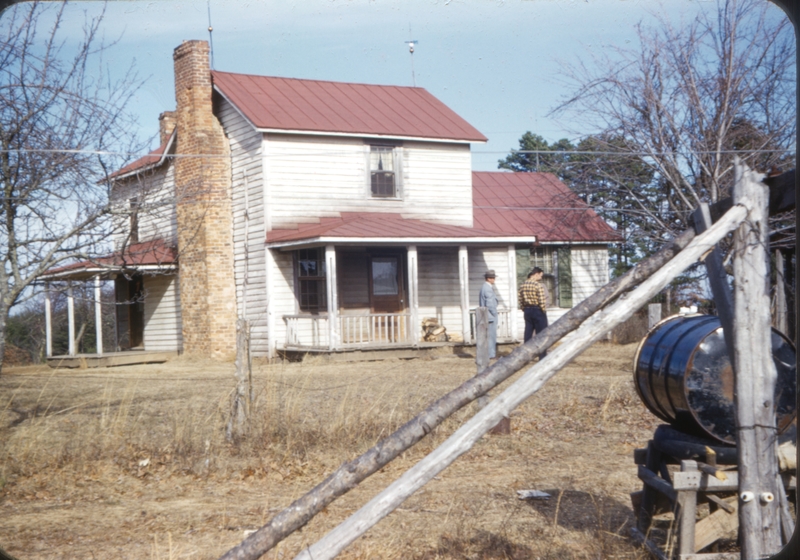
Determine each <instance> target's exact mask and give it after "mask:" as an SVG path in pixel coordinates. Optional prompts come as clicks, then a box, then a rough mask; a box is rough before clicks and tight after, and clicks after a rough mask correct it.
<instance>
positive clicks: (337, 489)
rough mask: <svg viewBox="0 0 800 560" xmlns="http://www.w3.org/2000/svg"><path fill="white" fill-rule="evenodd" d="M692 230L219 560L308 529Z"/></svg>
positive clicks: (246, 559)
mask: <svg viewBox="0 0 800 560" xmlns="http://www.w3.org/2000/svg"><path fill="white" fill-rule="evenodd" d="M694 236H695V232H694V230H693V229H688V230H686V231H684V232H683V233H681V234H680V235H678V236H677V237H675V239H673V240H672V241H671V242H670V243H668V244H667V245H665V246H664V247H663V248H662V249H661V250H660V251H658V252H657V253H655V254H653V255H652V256H650V257H648V258H646V259H643V260H641V261H640V262H639V263H637V265H636V266H635V267H633V268H632V269H631V270H629V271H628V272H627V273H625V274H624V275H622V276H620V277H619V278H616V279H614V280H612V281H611V282H609V283H608V284H606V285H605V286H603V287H602V288H600V289H599V290H598V291H596V292H595V293H594V294H592V295H591V296H589V297H588V298H586V299H585V300H583V301H582V302H581V303H580V304H579V305H576V306H575V307H573V308H572V309H570V310H569V311H568V312H567V313H566V314H564V315H563V316H562V317H561V318H560V319H558V320H557V321H556V322H555V323H553V324H552V325H550V326H549V327H547V329H545V330H544V331H543V332H541V333H537V334H536V336H534V337H533V338H531V339H530V340H529V341H528V342H526V343H525V344H524V345H522V346H520V347H518V348H516V349H515V350H514V351H513V352H511V354H509V355H508V356H505V357H503V358H501V359H500V360H498V361H497V362H496V363H494V364H492V365H491V366H490V367H488V368H486V369H485V370H483V372H481V373H480V374H479V375H476V376H475V377H473V378H471V379H469V380H468V381H466V382H465V383H463V384H462V385H460V386H459V387H457V388H456V389H453V390H452V391H450V392H449V393H447V394H446V395H444V396H443V397H441V398H439V399H438V400H436V401H434V402H433V403H431V404H430V405H428V407H427V408H426V409H425V410H423V411H422V412H420V413H419V414H418V415H417V416H416V417H414V418H412V419H411V420H409V421H408V422H406V423H405V424H404V425H402V426H401V427H400V428H398V430H397V431H396V432H394V433H393V434H392V435H390V436H388V437H386V438H384V439H383V440H381V441H380V442H378V443H377V444H376V445H375V446H373V447H372V448H371V449H369V450H368V451H366V452H365V453H364V454H362V455H361V456H359V457H357V458H355V459H353V460H351V461H347V462H346V463H343V464H342V465H341V466H340V467H339V468H338V469H336V470H335V471H334V472H333V473H331V474H330V475H329V476H328V477H327V478H326V479H325V480H323V481H322V482H321V483H319V484H318V485H317V486H315V487H314V488H312V489H311V490H309V491H308V492H307V493H306V494H305V495H303V496H301V497H300V498H298V499H297V500H295V501H294V502H292V504H291V505H289V507H287V508H286V509H284V510H283V511H281V512H279V513H278V514H277V515H275V517H273V518H272V519H271V520H270V521H269V522H268V523H267V524H266V525H264V526H263V527H261V528H260V529H259V530H258V531H256V532H255V533H253V534H252V535H250V536H249V537H247V538H246V539H245V540H244V541H242V542H241V543H240V544H238V545H237V546H235V547H234V548H232V549H230V550H229V551H228V552H226V553H225V554H224V555H223V556H222V557H221V558H220V560H255V559H257V558H260V557H261V556H262V555H263V554H265V553H266V552H267V551H269V550H270V549H272V548H273V547H274V546H275V545H276V544H278V543H279V542H281V541H282V540H283V539H285V538H286V537H287V536H289V535H290V534H292V533H293V532H294V531H296V530H298V529H300V528H301V527H303V526H305V524H306V523H308V522H309V521H310V520H311V519H312V518H313V517H314V516H315V515H316V514H318V513H319V512H320V511H322V510H323V509H325V508H326V507H327V506H328V505H329V504H330V503H332V502H333V501H334V500H335V499H336V498H338V497H339V496H342V495H344V494H346V493H347V492H349V491H350V490H352V489H353V488H355V487H356V485H358V484H359V483H360V482H361V481H363V480H365V479H366V478H368V477H369V476H371V475H372V474H374V473H376V472H377V471H379V470H380V469H381V468H383V467H384V466H385V465H387V464H388V463H389V462H391V461H392V460H393V459H395V458H396V457H398V456H399V455H400V454H401V453H403V452H404V451H406V450H407V449H409V448H410V447H412V446H413V445H414V444H416V443H417V442H418V441H420V440H421V439H422V438H424V437H425V436H426V435H427V434H429V433H430V432H431V430H433V429H434V428H435V427H436V426H438V425H440V424H441V423H442V422H444V421H445V420H446V419H447V418H449V417H450V416H452V415H453V414H454V413H455V412H456V411H458V410H460V409H461V408H463V407H464V406H466V405H467V404H469V403H471V402H472V401H474V400H475V399H477V398H478V397H480V396H481V395H484V394H485V393H487V392H488V391H490V390H491V389H492V388H494V387H495V386H497V385H498V384H500V383H502V382H503V381H505V380H506V379H508V378H509V377H511V376H512V375H513V374H515V373H516V372H517V371H519V370H520V369H522V368H523V367H525V366H526V365H527V364H528V363H529V362H530V361H531V360H533V358H535V357H536V356H538V355H539V354H540V353H541V352H543V351H544V350H547V349H548V348H550V347H551V346H552V345H553V344H555V343H556V342H558V341H559V340H561V338H563V337H564V336H565V335H566V334H568V333H570V332H572V331H573V330H575V329H576V328H578V326H579V325H580V324H581V323H582V322H583V321H585V320H586V319H588V318H589V317H591V316H592V315H593V314H594V313H596V312H597V311H598V310H599V309H602V308H603V307H604V306H606V305H607V304H608V303H609V302H610V301H613V300H614V299H616V298H617V297H619V295H620V294H623V293H625V292H627V291H629V290H630V289H632V288H633V287H635V286H637V285H638V284H640V283H641V282H643V281H644V280H646V279H647V278H649V277H650V276H651V275H652V274H653V273H654V272H656V271H657V270H659V269H660V268H661V267H662V266H664V265H665V264H666V263H667V262H669V261H670V259H672V258H673V257H674V256H675V255H677V254H678V253H679V252H680V251H681V250H683V249H684V248H685V247H686V246H687V245H688V244H689V243H690V242H691V241H692V239H694Z"/></svg>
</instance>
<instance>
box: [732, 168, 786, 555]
mask: <svg viewBox="0 0 800 560" xmlns="http://www.w3.org/2000/svg"><path fill="white" fill-rule="evenodd" d="M735 169H736V183H735V184H734V188H733V197H734V201H735V202H736V201H738V200H742V199H745V198H746V199H748V200H750V201H752V204H751V205H749V206H750V211H749V212H748V214H747V219H746V220H745V221H744V222H743V223H742V225H741V226H739V228H738V229H737V230H736V232H735V233H734V236H733V248H734V259H733V277H734V278H735V285H734V308H735V319H734V326H733V339H734V360H735V361H734V372H735V392H734V400H735V403H736V428H737V437H736V443H737V448H738V456H739V465H738V467H739V537H740V540H741V545H742V560H755V559H756V558H763V557H766V556H770V555H772V554H775V553H776V552H778V551H780V549H781V527H780V520H779V510H778V506H779V503H780V502H779V498H780V494H779V492H783V489H782V488H780V487H778V480H779V478H778V457H777V440H778V431H777V428H776V425H775V403H774V398H775V384H776V383H777V379H778V372H777V370H776V368H775V363H774V362H773V361H772V351H771V350H772V338H771V336H772V332H771V329H770V305H769V285H768V282H769V247H768V245H769V236H768V233H767V221H768V214H767V200H768V198H767V194H768V193H767V188H766V187H765V186H764V185H763V184H762V183H761V176H759V174H758V173H755V172H753V171H750V170H749V169H747V168H746V167H745V166H744V165H743V164H741V163H740V162H739V161H737V162H736V164H735Z"/></svg>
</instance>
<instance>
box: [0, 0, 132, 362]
mask: <svg viewBox="0 0 800 560" xmlns="http://www.w3.org/2000/svg"><path fill="white" fill-rule="evenodd" d="M66 9H67V3H66V2H65V3H58V4H54V3H47V4H45V3H41V4H40V3H38V2H34V3H30V4H25V5H16V6H14V7H12V8H9V9H7V10H6V11H5V12H3V18H2V22H0V24H1V25H2V27H0V188H2V194H1V195H0V197H1V198H0V260H2V266H0V367H2V357H3V353H4V348H5V328H6V323H7V320H8V316H9V311H10V310H11V308H12V307H13V306H14V305H16V304H18V303H20V302H21V301H23V300H25V299H27V298H29V297H31V296H32V295H33V293H34V290H33V283H34V281H35V279H36V278H37V277H38V276H39V275H41V274H42V273H43V272H44V271H46V270H48V269H50V268H52V267H54V266H57V265H59V264H60V263H65V262H67V261H69V260H74V259H91V258H93V257H94V256H97V255H99V254H102V253H103V252H107V251H108V249H109V247H110V244H109V236H110V234H111V230H112V228H113V223H112V220H111V219H110V206H109V202H108V198H109V197H108V192H109V187H110V182H109V180H108V171H109V170H113V169H117V168H119V166H120V165H121V159H120V157H119V156H116V155H114V154H115V153H131V152H135V151H137V150H138V149H139V148H140V146H138V145H135V138H134V136H133V134H132V132H131V131H132V130H134V129H135V128H134V127H133V126H132V125H133V124H134V122H133V119H132V118H131V117H130V116H129V115H128V114H127V113H126V111H125V108H126V105H127V104H128V102H129V101H130V99H131V97H132V95H133V94H134V93H135V91H136V90H137V88H138V87H139V85H140V82H139V81H138V79H137V78H136V76H135V74H134V72H133V67H131V68H130V69H129V70H128V71H127V72H126V73H125V74H124V75H123V76H122V77H121V78H119V79H116V80H113V81H112V79H111V77H110V76H109V73H108V71H107V70H106V69H105V65H104V61H103V54H104V52H105V51H106V50H107V49H108V47H109V46H110V44H108V43H106V42H104V41H103V39H102V37H101V36H100V29H101V23H102V21H103V14H101V15H100V16H98V17H89V16H86V20H85V24H84V27H83V35H82V36H81V37H80V38H78V39H75V38H69V37H68V36H67V33H66V32H65V31H63V30H62V24H63V22H64V17H65V13H66Z"/></svg>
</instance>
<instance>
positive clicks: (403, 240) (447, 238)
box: [267, 212, 536, 248]
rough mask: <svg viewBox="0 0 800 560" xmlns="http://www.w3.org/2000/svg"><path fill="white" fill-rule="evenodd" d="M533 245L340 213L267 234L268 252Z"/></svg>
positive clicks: (397, 218)
mask: <svg viewBox="0 0 800 560" xmlns="http://www.w3.org/2000/svg"><path fill="white" fill-rule="evenodd" d="M443 242H444V243H467V242H468V243H495V244H496V243H535V242H536V236H535V235H533V234H531V233H527V234H518V233H517V234H509V233H507V232H498V231H490V230H486V229H480V228H468V227H463V226H453V225H447V224H435V223H432V222H426V221H423V220H418V219H414V218H404V217H403V216H402V215H401V214H397V213H384V212H342V213H341V214H340V216H339V217H331V218H321V219H320V221H319V222H318V223H309V224H298V225H297V227H295V228H291V229H274V230H272V231H270V232H269V233H268V234H267V246H268V247H270V248H280V247H294V246H298V245H311V244H323V243H358V244H362V245H363V244H370V243H380V244H387V243H398V244H425V243H431V244H441V243H443Z"/></svg>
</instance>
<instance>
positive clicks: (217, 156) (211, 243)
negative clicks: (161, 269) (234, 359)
mask: <svg viewBox="0 0 800 560" xmlns="http://www.w3.org/2000/svg"><path fill="white" fill-rule="evenodd" d="M208 53H209V50H208V43H207V42H205V41H184V42H183V43H182V44H181V45H180V46H179V47H178V48H176V49H175V52H174V53H173V60H174V63H175V99H176V102H177V110H176V113H177V115H176V117H177V119H176V120H177V127H178V146H177V155H178V157H177V158H176V161H175V194H176V197H177V215H178V216H177V218H178V251H179V262H180V264H179V267H180V268H179V270H180V292H181V293H180V297H181V315H182V319H183V347H184V351H185V352H186V353H192V354H200V355H205V356H210V357H214V358H226V357H230V356H232V355H233V354H234V353H235V350H236V285H235V283H234V276H233V272H234V271H233V234H232V211H231V160H230V145H229V143H228V139H227V138H226V137H225V133H224V132H223V130H222V125H221V124H220V123H219V121H218V120H217V118H216V117H215V116H214V113H213V110H212V100H211V96H212V86H211V71H210V68H209V63H208ZM165 120H167V119H163V120H162V122H164V121H165Z"/></svg>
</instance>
